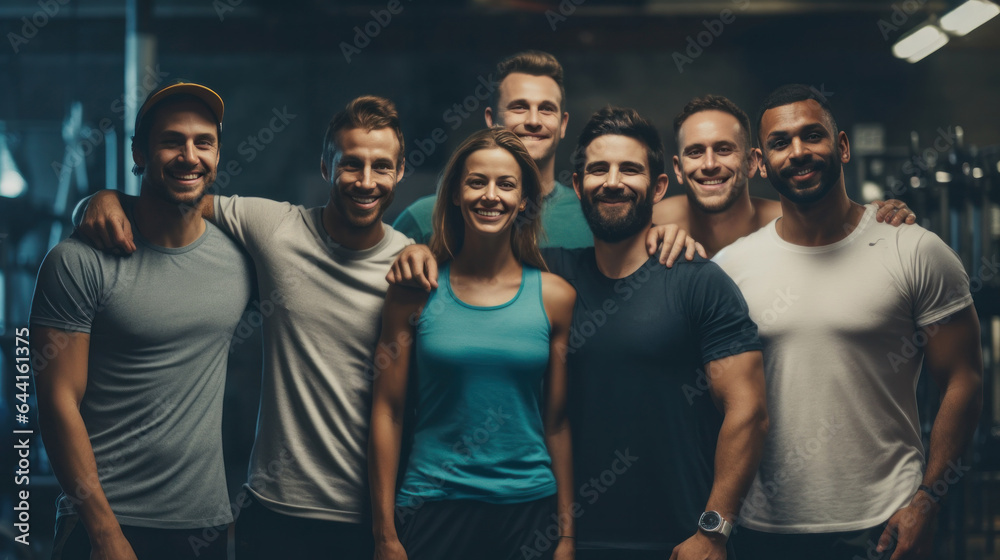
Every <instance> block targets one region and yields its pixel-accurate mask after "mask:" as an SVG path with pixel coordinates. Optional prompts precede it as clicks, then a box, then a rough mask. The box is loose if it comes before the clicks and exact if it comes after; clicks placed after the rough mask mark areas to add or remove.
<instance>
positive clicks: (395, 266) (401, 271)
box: [385, 245, 438, 292]
mask: <svg viewBox="0 0 1000 560" xmlns="http://www.w3.org/2000/svg"><path fill="white" fill-rule="evenodd" d="M437 277H438V267H437V260H435V259H434V255H433V254H432V253H431V250H430V248H429V247H427V245H409V246H407V247H406V248H405V249H403V251H402V252H401V253H399V256H398V257H396V262H394V263H392V268H390V269H389V274H386V275H385V280H386V281H387V282H389V283H390V284H398V285H400V286H408V287H410V288H420V289H422V290H424V291H425V292H429V291H431V290H432V289H434V288H437V287H438V281H437Z"/></svg>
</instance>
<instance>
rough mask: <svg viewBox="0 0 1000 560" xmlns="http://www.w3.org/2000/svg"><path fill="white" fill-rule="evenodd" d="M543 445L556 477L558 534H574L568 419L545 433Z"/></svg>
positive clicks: (559, 422)
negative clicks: (547, 452)
mask: <svg viewBox="0 0 1000 560" xmlns="http://www.w3.org/2000/svg"><path fill="white" fill-rule="evenodd" d="M545 445H546V446H547V447H548V450H549V456H550V457H551V458H552V474H553V475H554V476H555V478H556V488H557V490H556V500H557V514H558V516H559V535H560V536H565V537H573V536H575V535H576V533H575V527H574V523H573V459H572V457H573V453H572V444H571V438H570V428H569V420H568V419H565V418H563V419H561V420H560V421H558V422H557V424H556V425H555V426H553V429H552V430H549V431H547V433H546V435H545Z"/></svg>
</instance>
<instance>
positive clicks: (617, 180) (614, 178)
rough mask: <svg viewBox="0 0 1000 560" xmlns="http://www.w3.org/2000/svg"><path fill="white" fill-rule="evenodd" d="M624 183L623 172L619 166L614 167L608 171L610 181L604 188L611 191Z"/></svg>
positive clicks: (608, 180) (606, 182)
mask: <svg viewBox="0 0 1000 560" xmlns="http://www.w3.org/2000/svg"><path fill="white" fill-rule="evenodd" d="M621 182H622V172H621V170H620V169H618V166H617V165H612V166H611V169H609V170H608V179H607V181H605V183H604V186H605V187H607V188H611V189H616V188H618V187H619V186H621Z"/></svg>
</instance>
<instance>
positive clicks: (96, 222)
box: [73, 190, 215, 254]
mask: <svg viewBox="0 0 1000 560" xmlns="http://www.w3.org/2000/svg"><path fill="white" fill-rule="evenodd" d="M126 196H128V195H126V194H125V193H122V192H119V191H110V190H103V191H99V192H98V193H97V194H94V195H92V196H90V197H89V198H85V199H83V200H81V201H80V204H78V205H77V207H76V210H74V211H73V223H74V224H76V226H77V231H79V232H80V233H81V234H83V236H84V237H86V238H87V240H88V241H89V242H90V244H91V245H93V246H94V247H95V248H97V249H99V250H101V251H109V252H110V251H114V252H122V253H126V254H130V253H134V252H135V243H134V242H133V239H132V226H131V225H130V224H129V221H128V217H127V216H126V215H125V210H124V209H123V208H122V201H123V200H124V197H126ZM132 198H136V197H132ZM81 208H85V209H86V211H85V212H84V213H83V216H82V218H81V216H80V212H81ZM189 209H193V210H197V211H199V212H201V217H203V218H205V219H206V220H209V221H211V222H212V223H215V196H214V195H210V194H206V195H205V196H204V197H202V199H201V202H199V204H198V206H197V208H194V207H188V208H184V207H182V208H180V210H181V211H186V210H189Z"/></svg>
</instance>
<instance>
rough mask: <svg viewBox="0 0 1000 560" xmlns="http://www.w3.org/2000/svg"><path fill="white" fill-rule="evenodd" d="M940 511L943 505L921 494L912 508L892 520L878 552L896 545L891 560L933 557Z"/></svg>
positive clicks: (881, 539)
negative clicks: (935, 531)
mask: <svg viewBox="0 0 1000 560" xmlns="http://www.w3.org/2000/svg"><path fill="white" fill-rule="evenodd" d="M939 508H940V506H939V505H938V504H937V503H935V502H934V501H933V500H931V498H930V497H929V496H927V495H926V494H924V493H923V492H917V494H916V495H915V496H914V497H913V499H912V500H910V503H909V505H907V506H906V507H904V508H903V509H901V510H899V511H897V512H896V513H895V514H893V516H892V517H890V518H889V523H888V524H887V526H886V528H885V531H882V536H881V537H880V538H879V540H878V546H876V547H875V551H876V552H880V553H881V552H883V551H885V550H887V549H889V548H890V547H891V546H892V544H893V542H895V543H896V550H895V551H894V552H893V553H892V558H890V559H889V560H923V559H926V558H930V557H931V553H932V552H933V548H934V529H935V526H936V525H937V512H938V509H939Z"/></svg>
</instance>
